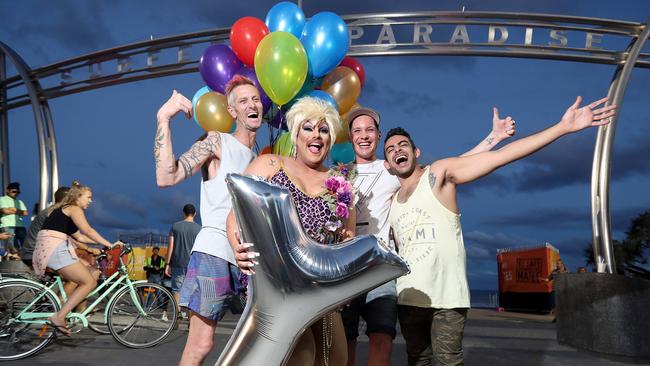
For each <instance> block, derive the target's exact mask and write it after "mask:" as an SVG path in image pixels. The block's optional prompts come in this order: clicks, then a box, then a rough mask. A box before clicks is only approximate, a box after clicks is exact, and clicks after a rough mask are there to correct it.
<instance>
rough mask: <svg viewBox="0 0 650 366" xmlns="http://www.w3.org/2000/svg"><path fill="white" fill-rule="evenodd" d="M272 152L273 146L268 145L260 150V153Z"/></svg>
mask: <svg viewBox="0 0 650 366" xmlns="http://www.w3.org/2000/svg"><path fill="white" fill-rule="evenodd" d="M265 154H273V146H271V145H269V146H267V147H265V148H263V149H262V151H260V155H265Z"/></svg>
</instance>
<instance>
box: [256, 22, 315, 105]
mask: <svg viewBox="0 0 650 366" xmlns="http://www.w3.org/2000/svg"><path fill="white" fill-rule="evenodd" d="M307 68H308V65H307V53H306V52H305V48H304V47H303V45H302V43H300V41H299V40H298V38H296V36H294V35H293V34H291V33H289V32H280V31H276V32H271V33H270V34H268V35H267V36H266V37H264V38H263V39H262V41H261V42H260V44H259V45H258V46H257V50H256V51H255V74H256V75H257V79H258V80H259V82H260V85H262V88H263V89H264V91H265V92H266V95H268V97H269V98H271V100H272V101H273V102H275V103H276V104H278V105H285V104H286V103H287V102H288V101H290V100H291V99H292V98H293V97H294V96H295V95H296V94H298V92H299V91H300V88H301V87H302V84H303V83H304V82H305V78H306V77H307Z"/></svg>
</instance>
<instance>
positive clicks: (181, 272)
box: [171, 267, 187, 292]
mask: <svg viewBox="0 0 650 366" xmlns="http://www.w3.org/2000/svg"><path fill="white" fill-rule="evenodd" d="M186 271H187V269H186V268H176V267H172V279H171V284H172V285H171V288H172V292H181V288H183V282H184V281H185V272H186Z"/></svg>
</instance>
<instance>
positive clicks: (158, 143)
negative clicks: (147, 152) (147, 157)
mask: <svg viewBox="0 0 650 366" xmlns="http://www.w3.org/2000/svg"><path fill="white" fill-rule="evenodd" d="M164 139H165V134H164V133H163V132H162V127H158V131H156V138H155V139H154V141H153V159H154V161H155V163H156V165H158V163H159V162H160V149H162V147H163V146H164V144H163V140H164Z"/></svg>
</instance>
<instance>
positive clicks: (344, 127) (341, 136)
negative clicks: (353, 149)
mask: <svg viewBox="0 0 650 366" xmlns="http://www.w3.org/2000/svg"><path fill="white" fill-rule="evenodd" d="M359 108H361V105H360V104H359V103H354V105H353V106H352V108H350V110H349V111H347V112H345V113H343V114H342V115H341V129H339V130H337V131H336V143H337V144H340V143H342V142H347V141H349V140H350V125H349V124H348V115H349V114H350V113H352V111H353V110H355V109H359Z"/></svg>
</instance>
